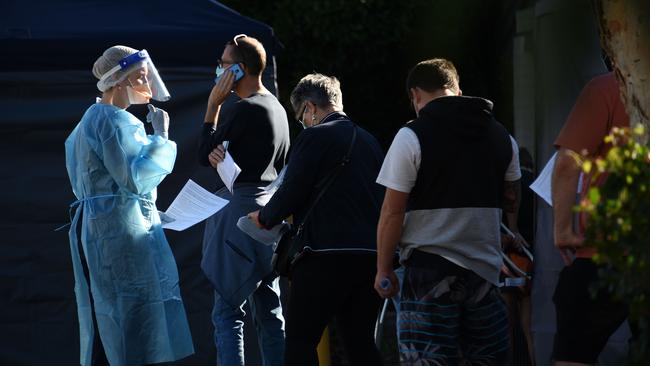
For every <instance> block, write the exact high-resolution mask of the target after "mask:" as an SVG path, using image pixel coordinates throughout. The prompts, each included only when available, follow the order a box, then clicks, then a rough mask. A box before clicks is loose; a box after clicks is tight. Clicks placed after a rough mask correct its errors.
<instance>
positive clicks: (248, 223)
mask: <svg viewBox="0 0 650 366" xmlns="http://www.w3.org/2000/svg"><path fill="white" fill-rule="evenodd" d="M237 227H238V228H239V230H241V231H243V232H245V233H246V234H248V236H250V237H251V238H253V239H255V240H257V241H259V242H260V243H262V244H264V245H269V246H270V245H276V244H277V243H278V241H280V238H282V234H284V233H285V232H286V231H287V230H288V229H289V224H287V223H286V222H282V223H281V224H278V225H275V226H274V227H273V228H271V229H270V230H266V229H260V228H258V227H257V226H256V225H255V223H253V221H252V220H251V219H249V218H248V216H242V217H240V218H239V220H237Z"/></svg>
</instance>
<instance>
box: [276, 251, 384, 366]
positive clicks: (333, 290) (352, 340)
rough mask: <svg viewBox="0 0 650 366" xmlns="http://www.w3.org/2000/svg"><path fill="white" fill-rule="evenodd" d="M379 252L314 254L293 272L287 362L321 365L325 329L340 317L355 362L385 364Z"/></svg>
mask: <svg viewBox="0 0 650 366" xmlns="http://www.w3.org/2000/svg"><path fill="white" fill-rule="evenodd" d="M376 258H377V257H376V255H374V254H369V253H346V252H329V253H310V254H308V255H306V256H305V257H303V258H302V259H300V260H299V261H298V262H297V263H296V266H295V267H294V269H293V272H292V281H291V292H290V294H289V303H288V309H287V324H286V327H287V330H286V351H285V365H287V366H294V365H295V366H312V365H318V355H317V353H316V347H317V346H318V342H319V341H320V338H321V335H322V333H323V330H324V329H325V327H326V326H327V324H328V323H329V322H330V320H332V319H333V320H334V321H335V322H336V326H337V329H338V331H339V333H340V335H341V338H342V341H343V344H344V346H345V349H346V351H347V354H348V357H349V360H350V363H351V365H363V366H373V365H381V364H382V361H381V356H380V354H379V351H378V350H377V347H376V346H375V342H374V328H375V322H376V320H377V312H378V310H379V306H380V303H381V301H380V298H379V296H378V295H377V293H376V292H375V290H374V288H373V284H374V280H375V272H376V265H377V264H376V260H377V259H376Z"/></svg>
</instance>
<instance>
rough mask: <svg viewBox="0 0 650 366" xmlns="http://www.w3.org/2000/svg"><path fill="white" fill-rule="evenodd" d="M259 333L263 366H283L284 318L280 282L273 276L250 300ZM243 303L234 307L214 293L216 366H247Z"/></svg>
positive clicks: (261, 285) (264, 282)
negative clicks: (245, 365)
mask: <svg viewBox="0 0 650 366" xmlns="http://www.w3.org/2000/svg"><path fill="white" fill-rule="evenodd" d="M247 301H248V304H249V306H250V309H251V311H252V315H253V323H254V325H255V328H256V329H257V339H258V343H259V345H260V352H261V354H262V361H263V365H264V366H282V365H283V364H284V317H283V316H282V305H281V304H280V284H279V278H278V277H276V276H274V275H273V274H271V275H269V276H267V277H266V278H264V279H263V280H262V282H261V283H260V285H259V287H258V288H257V289H256V290H255V291H254V292H253V293H252V294H251V295H250V296H249V297H248V300H247ZM245 304H246V302H245V301H244V302H243V303H242V304H241V305H239V306H237V307H234V308H233V307H232V306H230V305H229V304H227V303H226V302H225V301H223V300H222V299H221V296H219V294H218V293H216V292H215V297H214V308H213V310H212V324H214V328H215V329H214V338H215V343H216V345H217V365H219V366H224V365H226V366H230V365H233V366H244V317H245V316H246V312H245V311H244V305H245Z"/></svg>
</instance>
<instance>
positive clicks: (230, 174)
mask: <svg viewBox="0 0 650 366" xmlns="http://www.w3.org/2000/svg"><path fill="white" fill-rule="evenodd" d="M217 173H219V177H221V181H222V182H223V184H225V185H226V187H227V188H228V190H229V191H230V193H232V189H233V186H234V185H235V179H237V176H239V173H241V168H240V167H239V165H237V163H235V160H234V159H233V158H232V156H231V155H230V153H229V152H228V151H226V157H225V158H224V159H223V161H222V162H221V163H219V164H217Z"/></svg>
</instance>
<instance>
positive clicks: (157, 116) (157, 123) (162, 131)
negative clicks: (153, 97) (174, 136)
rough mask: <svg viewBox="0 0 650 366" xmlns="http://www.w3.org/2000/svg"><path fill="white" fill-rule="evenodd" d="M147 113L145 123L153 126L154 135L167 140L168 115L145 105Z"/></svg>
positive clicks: (149, 105)
mask: <svg viewBox="0 0 650 366" xmlns="http://www.w3.org/2000/svg"><path fill="white" fill-rule="evenodd" d="M147 108H148V109H149V113H147V122H149V123H151V125H152V126H153V132H154V134H156V135H158V136H161V137H164V138H169V133H168V131H169V114H167V112H165V111H164V110H162V109H160V108H156V107H154V106H153V105H151V104H147Z"/></svg>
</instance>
